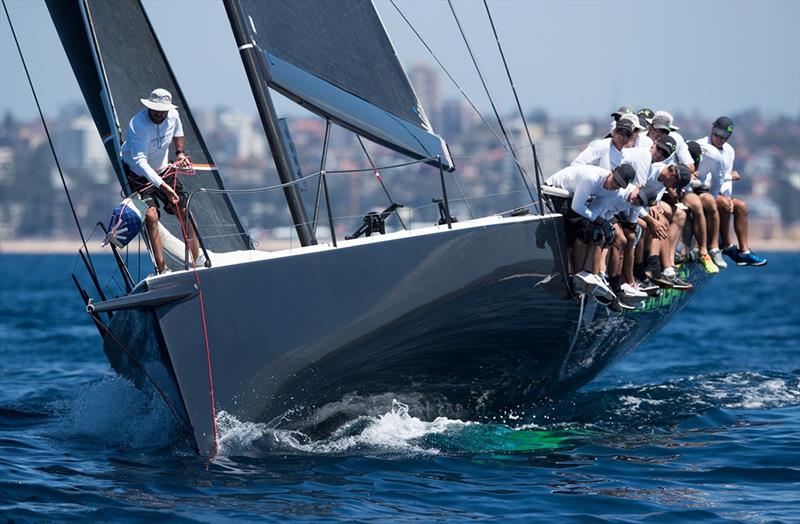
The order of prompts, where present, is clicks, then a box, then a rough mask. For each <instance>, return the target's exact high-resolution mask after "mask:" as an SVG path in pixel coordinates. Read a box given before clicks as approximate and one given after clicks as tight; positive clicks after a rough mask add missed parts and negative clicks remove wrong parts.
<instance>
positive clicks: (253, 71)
mask: <svg viewBox="0 0 800 524" xmlns="http://www.w3.org/2000/svg"><path fill="white" fill-rule="evenodd" d="M46 2H47V7H48V9H49V11H50V14H51V17H52V19H53V22H54V24H55V26H56V29H57V31H58V33H59V37H60V39H61V42H62V44H63V46H64V49H65V51H66V53H67V56H68V58H69V61H70V64H71V66H72V69H73V71H74V73H75V75H76V78H77V80H78V83H79V85H80V87H81V91H82V93H83V96H84V98H85V101H86V104H87V106H88V108H89V110H90V112H91V115H92V117H93V119H94V122H95V124H96V125H97V129H98V132H99V134H100V136H101V137H102V138H103V141H104V144H105V146H106V150H107V152H108V155H109V158H110V160H111V164H112V166H113V168H114V170H115V171H116V174H117V176H118V178H119V181H120V184H121V187H122V189H123V191H125V192H126V193H128V192H129V188H128V187H127V181H126V179H125V175H124V173H123V170H122V164H121V157H120V145H121V143H122V142H123V140H124V136H122V133H121V131H120V129H121V128H120V125H119V123H120V122H123V123H125V122H127V121H128V120H129V119H130V117H131V116H132V115H133V114H134V113H135V112H136V111H138V110H139V106H138V104H139V102H138V101H139V98H141V96H143V95H142V93H149V92H150V90H151V89H153V88H154V87H156V86H158V87H163V88H166V89H167V90H168V91H170V92H171V93H173V95H174V102H175V103H176V104H177V105H178V106H179V107H180V108H181V114H182V118H183V121H184V131H185V135H186V149H187V150H188V151H191V154H192V156H193V160H194V162H195V165H196V166H204V167H203V168H202V169H201V170H198V171H197V173H196V175H195V176H192V177H187V178H186V180H185V182H184V184H185V186H186V189H187V191H189V192H190V193H192V194H193V195H194V194H196V193H200V192H205V193H207V194H208V195H210V196H212V197H213V198H210V197H209V198H205V199H203V203H202V205H201V204H199V203H198V204H197V205H191V203H190V207H191V210H190V213H191V215H192V219H193V220H194V221H195V224H196V229H197V231H198V234H199V236H200V239H201V244H202V247H203V250H204V253H205V255H206V264H205V265H204V266H200V267H192V265H191V263H190V260H189V258H188V253H184V246H183V244H182V243H181V242H180V225H181V224H179V223H178V222H177V221H176V220H174V219H170V217H166V216H164V217H162V218H164V229H165V231H164V232H163V234H164V236H165V238H169V237H170V235H171V236H172V237H174V239H178V240H177V242H178V243H177V247H175V248H172V249H170V248H169V247H168V248H167V250H168V251H169V252H170V253H171V255H172V258H171V259H170V260H169V262H168V264H169V265H170V267H172V269H173V271H172V272H170V273H168V274H164V275H155V276H149V277H147V278H144V279H143V280H141V281H140V282H133V281H132V279H129V280H130V286H129V287H130V290H129V292H127V293H126V294H125V295H124V296H120V297H114V298H106V297H104V296H102V294H100V295H99V296H97V297H91V296H90V295H89V293H88V292H87V291H86V290H84V289H83V288H80V286H79V288H80V291H81V294H82V296H83V297H84V301H85V303H86V305H87V310H88V311H89V313H90V315H91V316H92V319H93V320H94V322H95V323H96V325H97V326H98V328H99V330H100V333H101V335H102V338H103V348H104V351H105V354H106V355H107V357H108V359H109V361H110V363H111V365H112V366H113V368H114V369H115V370H116V371H117V372H118V373H119V374H121V375H123V376H125V377H128V378H130V379H131V380H132V381H134V382H135V383H136V384H139V385H145V384H147V383H149V384H152V385H154V386H155V387H156V388H157V389H158V391H159V392H160V393H161V394H162V395H163V396H164V399H165V401H166V402H167V403H168V405H169V406H170V408H171V409H172V410H173V413H174V414H175V415H176V418H177V419H178V420H179V422H180V423H181V425H182V426H183V427H184V428H185V429H186V433H187V439H188V441H189V442H190V443H191V445H192V446H193V447H194V448H195V449H196V451H197V452H198V453H201V454H203V455H212V454H213V453H214V452H215V450H216V446H217V437H218V435H217V428H216V421H217V418H218V417H219V416H220V414H221V413H223V412H225V413H227V414H229V415H231V416H234V417H236V418H237V419H239V420H241V421H258V422H266V421H275V420H280V421H281V423H283V424H287V425H288V426H292V425H293V424H294V425H295V427H299V428H302V421H303V418H304V416H306V415H307V414H308V413H309V412H312V411H313V410H315V409H317V408H320V407H323V406H325V405H327V404H330V403H335V402H337V401H340V400H341V399H342V398H344V397H345V396H347V395H353V394H355V395H362V396H369V395H378V394H383V393H387V392H389V393H392V395H394V397H395V398H397V399H398V400H404V399H405V398H407V397H410V396H423V397H425V398H428V399H432V401H435V402H436V403H437V406H438V408H437V409H438V412H437V414H441V415H449V416H464V417H481V416H487V415H491V414H493V413H497V412H498V411H501V410H505V411H508V410H513V409H516V408H519V407H524V406H525V405H526V404H530V403H531V402H534V401H535V400H537V399H539V398H542V397H543V396H547V395H557V394H562V393H564V392H568V391H571V390H574V389H576V388H579V387H581V386H582V385H584V384H586V383H588V382H589V381H591V380H592V379H593V378H594V377H595V376H597V374H598V373H600V372H601V371H602V370H604V369H606V368H607V367H608V366H610V365H611V364H613V363H614V362H616V361H617V360H619V359H620V358H622V357H624V356H625V355H626V354H628V353H629V352H630V351H632V350H633V349H634V348H635V347H636V346H638V345H639V344H641V343H642V341H644V340H645V339H646V338H647V337H648V336H649V335H651V334H652V333H654V332H656V331H657V330H658V329H659V328H660V327H661V326H662V325H663V324H664V323H666V322H667V321H668V319H669V318H670V317H671V316H672V315H673V314H674V313H675V312H677V311H678V310H680V309H681V308H682V307H683V306H684V305H685V304H686V302H687V300H688V297H689V296H690V295H691V293H688V294H685V293H679V292H677V291H671V290H667V291H665V292H664V293H662V295H661V296H660V297H657V298H651V299H649V300H648V301H647V302H646V303H645V304H643V305H642V306H641V307H639V308H638V309H636V310H635V311H627V312H624V313H616V312H613V311H611V310H609V309H608V308H606V307H603V306H600V305H598V304H597V303H596V302H595V301H594V300H586V299H585V298H583V297H579V296H575V295H573V293H572V290H571V288H570V285H569V275H568V272H567V264H566V260H565V257H566V246H565V241H564V229H563V226H564V224H563V217H562V216H561V215H560V214H557V213H551V212H547V211H546V210H545V209H544V207H540V208H539V211H540V212H539V213H529V212H527V211H519V212H510V213H504V214H499V215H491V216H486V217H482V218H477V219H472V220H461V221H454V220H453V218H452V216H451V214H450V210H449V205H448V196H447V181H448V180H449V179H450V177H451V176H452V172H453V171H454V170H455V169H456V166H455V161H454V159H453V158H452V156H451V154H450V152H449V150H448V147H447V143H446V142H445V140H444V139H443V138H441V137H439V136H438V135H436V134H435V133H434V131H433V129H432V127H431V125H430V122H429V121H428V118H427V116H426V115H425V112H424V110H423V108H422V106H421V104H420V103H419V101H418V99H417V96H416V95H415V93H414V90H413V88H412V86H411V84H410V82H409V80H408V77H407V76H406V74H405V72H404V70H403V68H402V66H401V64H400V62H399V60H398V58H397V56H396V54H395V52H394V49H393V47H392V44H391V42H390V40H389V38H388V36H387V35H386V32H385V30H384V27H383V24H382V23H381V20H380V18H379V16H378V14H377V12H376V10H375V8H374V6H373V5H372V4H371V3H370V2H369V1H366V0H341V1H337V2H326V1H319V0H307V1H303V2H293V1H288V0H272V1H269V2H260V1H255V0H224V5H225V8H226V12H227V14H228V17H229V19H230V23H231V28H232V31H233V34H234V36H235V38H236V42H237V46H238V48H239V52H240V55H241V60H242V63H243V66H244V68H245V71H246V73H247V76H248V80H249V82H250V86H251V88H252V92H253V96H254V99H255V101H256V105H257V107H258V110H259V115H260V118H261V122H262V124H263V126H264V129H265V131H266V135H267V138H268V140H269V145H270V148H271V150H272V154H273V158H274V160H275V163H276V167H277V168H278V174H279V176H280V178H281V184H280V185H281V187H282V189H283V191H284V194H285V196H286V201H287V205H288V207H289V209H290V211H291V215H292V219H293V222H294V226H295V228H296V230H297V235H298V238H299V239H300V241H301V243H302V247H300V248H296V249H292V250H287V251H277V252H271V253H270V252H262V251H258V250H255V249H254V247H253V243H252V241H251V239H250V237H249V235H248V233H247V230H246V229H245V228H244V227H243V225H242V220H241V218H240V217H239V215H238V213H237V211H236V209H235V207H234V205H233V204H232V202H231V200H230V198H229V193H228V192H226V190H225V188H224V185H223V182H222V178H221V177H220V175H219V173H218V171H217V169H216V167H215V165H214V162H213V158H212V156H211V153H210V152H209V150H208V148H207V147H206V145H205V143H204V141H203V139H202V137H201V135H200V132H199V129H198V127H197V125H196V123H195V121H194V118H193V116H192V113H191V110H190V106H189V105H188V103H187V101H186V99H185V97H184V95H183V92H182V91H181V89H180V86H179V84H178V81H177V79H176V78H175V75H174V74H173V72H172V70H171V68H170V66H169V64H168V62H167V60H166V57H165V54H164V52H163V50H162V49H161V46H160V44H159V42H158V39H157V37H156V35H155V32H154V30H153V27H152V25H151V24H150V22H149V20H148V17H147V14H146V12H145V11H144V9H143V7H142V5H141V4H140V2H139V0H115V1H113V2H112V1H109V0H46ZM300 35H302V37H300ZM231 59H235V58H233V57H232V58H231ZM271 90H275V91H277V92H280V93H282V94H283V95H285V96H286V97H288V98H289V99H291V100H293V101H295V102H297V103H298V104H300V105H302V106H303V107H305V108H307V109H308V110H310V111H312V112H313V113H316V114H317V115H319V116H321V117H322V118H324V119H326V120H327V121H328V122H332V123H334V124H336V125H338V126H341V127H343V128H345V129H348V130H350V131H352V132H353V133H356V134H357V135H359V136H361V137H364V138H366V139H368V140H370V141H372V142H375V143H377V144H380V145H382V146H385V147H387V148H390V149H392V150H394V151H396V152H398V153H400V154H402V155H405V156H407V157H408V158H409V159H410V161H416V162H421V163H426V164H429V165H431V166H433V168H434V170H435V172H438V176H439V177H440V179H441V187H442V192H441V194H437V195H432V196H433V197H437V198H439V199H440V200H441V212H442V220H440V221H439V223H437V224H433V225H431V226H428V227H423V228H419V229H413V230H409V231H397V232H389V233H384V234H381V233H382V231H379V230H380V229H381V228H380V221H381V218H382V217H383V215H380V214H379V215H377V216H372V218H371V219H370V220H369V221H367V220H365V225H367V226H369V227H368V229H369V232H371V233H373V234H369V235H361V236H357V237H356V238H350V239H337V238H336V234H335V231H334V230H333V228H331V234H332V238H331V240H330V241H327V242H324V243H321V242H318V241H317V239H316V238H315V235H314V230H313V229H312V228H310V227H309V223H310V221H309V219H308V217H307V216H306V211H305V208H304V203H303V201H302V196H301V194H300V192H299V191H298V189H297V181H298V176H297V173H296V170H294V169H293V168H292V163H293V159H292V152H291V148H292V145H291V143H289V142H288V137H287V136H286V134H285V133H283V132H282V131H281V124H280V122H279V119H278V117H277V114H276V110H275V107H274V105H273V102H272V98H271ZM323 156H324V152H323ZM318 176H320V178H321V187H322V188H323V190H325V188H326V185H325V172H324V169H323V170H322V171H321V173H319V174H318ZM325 195H326V197H327V196H328V194H327V192H326V191H325ZM190 201H191V199H190ZM328 208H329V209H330V206H328ZM383 218H385V217H383ZM329 219H330V220H329V221H330V222H332V221H333V219H332V217H329ZM170 220H172V221H170ZM373 223H375V224H377V226H378V227H377V228H373ZM117 261H118V263H119V264H120V270H121V271H122V272H123V273H126V272H127V269H126V268H125V267H124V262H123V261H122V259H121V257H119V256H117ZM89 269H90V271H92V268H91V266H90V265H89ZM683 271H684V273H683V274H682V276H683V277H684V278H686V279H688V280H690V281H691V282H692V283H693V284H694V286H695V290H697V289H699V288H700V287H702V285H703V283H704V282H705V275H704V274H703V273H702V272H701V271H696V270H694V269H693V268H692V267H691V266H687V267H685V268H684V270H683ZM76 282H77V280H76ZM98 292H100V290H99V289H98Z"/></svg>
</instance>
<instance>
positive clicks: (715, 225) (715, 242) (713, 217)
mask: <svg viewBox="0 0 800 524" xmlns="http://www.w3.org/2000/svg"><path fill="white" fill-rule="evenodd" d="M700 202H702V203H703V210H704V211H705V215H706V225H707V229H706V231H707V235H708V236H707V238H706V241H707V243H708V249H709V251H713V250H715V249H719V211H718V210H717V202H716V201H715V200H714V197H713V196H711V194H709V193H703V194H702V195H700ZM701 254H702V252H701Z"/></svg>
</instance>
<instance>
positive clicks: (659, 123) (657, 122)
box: [650, 115, 672, 133]
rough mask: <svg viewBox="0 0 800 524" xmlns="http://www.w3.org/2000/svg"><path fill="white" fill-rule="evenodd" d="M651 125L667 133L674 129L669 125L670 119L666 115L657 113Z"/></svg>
mask: <svg viewBox="0 0 800 524" xmlns="http://www.w3.org/2000/svg"><path fill="white" fill-rule="evenodd" d="M650 125H651V126H653V128H655V129H660V130H662V131H666V132H667V133H669V132H670V131H672V128H670V127H669V119H668V118H667V117H666V116H664V115H655V116H654V117H653V119H652V120H651V121H650Z"/></svg>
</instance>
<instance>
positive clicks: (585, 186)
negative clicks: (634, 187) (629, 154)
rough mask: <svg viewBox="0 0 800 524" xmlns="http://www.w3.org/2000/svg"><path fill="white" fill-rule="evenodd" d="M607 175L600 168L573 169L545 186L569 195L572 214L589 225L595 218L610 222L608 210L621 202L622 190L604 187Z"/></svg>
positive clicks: (551, 178) (567, 169)
mask: <svg viewBox="0 0 800 524" xmlns="http://www.w3.org/2000/svg"><path fill="white" fill-rule="evenodd" d="M608 173H609V170H608V169H605V168H603V167H598V166H588V165H572V166H567V167H565V168H564V169H562V170H561V171H558V172H557V173H555V174H553V175H551V176H550V178H548V179H547V181H546V182H545V183H546V184H547V185H549V186H553V187H558V188H561V189H566V190H567V191H569V192H570V193H572V206H571V207H572V210H573V211H575V212H576V213H577V214H579V215H580V216H582V217H584V218H586V219H587V220H589V221H590V222H591V221H594V220H596V219H597V218H598V217H599V218H604V219H609V218H611V217H612V216H613V213H611V210H612V209H615V208H616V206H617V205H618V204H619V202H620V201H621V200H622V199H623V196H622V191H621V190H619V189H606V188H605V187H603V182H604V181H605V179H606V176H607V175H608Z"/></svg>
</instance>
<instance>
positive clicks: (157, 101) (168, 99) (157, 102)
mask: <svg viewBox="0 0 800 524" xmlns="http://www.w3.org/2000/svg"><path fill="white" fill-rule="evenodd" d="M139 100H140V101H141V102H142V103H143V104H144V105H145V107H147V108H149V109H152V110H153V111H169V110H170V109H177V107H178V106H176V105H173V104H172V95H171V94H170V93H169V91H167V90H166V89H161V88H160V87H159V88H158V89H153V92H152V93H150V98H140V99H139Z"/></svg>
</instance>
